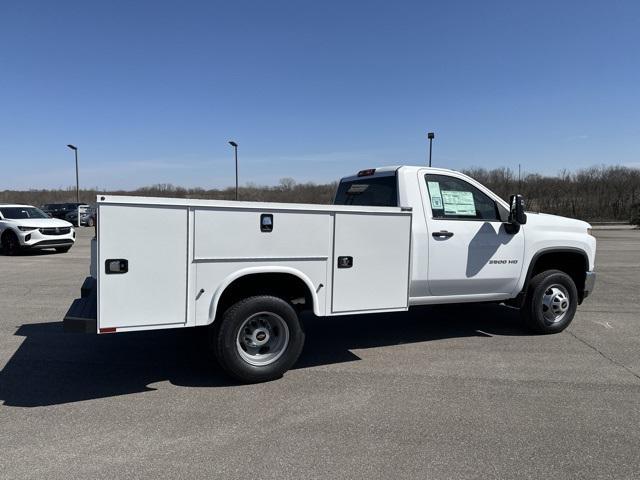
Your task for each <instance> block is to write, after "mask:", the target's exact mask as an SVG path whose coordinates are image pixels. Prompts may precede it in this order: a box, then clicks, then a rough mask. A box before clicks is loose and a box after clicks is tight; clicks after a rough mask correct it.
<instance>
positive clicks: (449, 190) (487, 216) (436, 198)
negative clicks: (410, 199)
mask: <svg viewBox="0 0 640 480" xmlns="http://www.w3.org/2000/svg"><path fill="white" fill-rule="evenodd" d="M421 176H422V177H423V178H421V179H419V180H420V182H421V191H422V194H423V202H424V206H425V214H426V215H427V229H428V234H429V239H428V241H429V263H428V288H429V291H430V293H431V295H434V296H449V295H480V294H496V293H505V294H506V293H511V292H512V291H513V290H514V289H515V288H516V284H517V282H518V280H519V278H520V272H521V270H522V261H523V257H524V231H523V229H520V230H519V231H518V232H517V233H515V234H513V233H507V231H506V229H505V224H504V222H503V220H502V218H501V216H502V217H503V218H505V219H506V213H507V212H506V211H504V210H505V209H504V208H503V207H502V206H501V205H499V204H498V203H497V202H496V201H495V200H493V199H492V198H491V197H490V196H489V195H487V194H486V193H484V192H482V191H481V190H480V189H479V188H477V187H476V186H474V185H472V184H471V183H469V182H468V181H466V180H465V179H464V178H462V177H458V176H455V175H451V174H438V175H433V174H425V175H421ZM500 209H502V210H503V211H502V212H501V211H500Z"/></svg>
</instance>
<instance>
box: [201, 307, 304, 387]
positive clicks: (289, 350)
mask: <svg viewBox="0 0 640 480" xmlns="http://www.w3.org/2000/svg"><path fill="white" fill-rule="evenodd" d="M218 322H219V323H218ZM212 327H213V330H212V334H213V335H212V344H213V345H212V346H213V351H214V353H215V356H216V358H217V360H218V363H219V364H220V366H221V367H222V368H223V369H224V370H225V372H226V373H228V374H229V375H230V376H232V377H233V378H235V379H237V380H240V381H241V382H246V383H257V382H265V381H268V380H274V379H276V378H280V377H281V376H282V375H283V374H284V373H285V372H286V371H287V370H289V369H290V368H291V367H292V366H293V364H294V363H295V362H296V361H297V360H298V357H299V356H300V353H301V352H302V347H303V345H304V331H303V330H302V327H301V326H300V322H299V320H298V315H297V314H296V311H295V310H294V309H293V307H292V306H291V305H290V304H289V303H288V302H286V301H285V300H283V299H281V298H278V297H274V296H270V295H260V296H255V297H249V298H245V299H244V300H241V301H239V302H237V303H236V304H234V305H232V306H231V307H230V308H229V309H228V310H227V311H226V312H225V313H224V314H223V316H222V318H219V319H218V320H216V321H215V322H214V324H213V325H212Z"/></svg>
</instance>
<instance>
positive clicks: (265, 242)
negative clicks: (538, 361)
mask: <svg viewBox="0 0 640 480" xmlns="http://www.w3.org/2000/svg"><path fill="white" fill-rule="evenodd" d="M97 210H98V213H97V218H98V221H97V229H96V238H95V239H94V240H93V242H92V259H91V269H90V272H91V276H90V277H87V279H86V280H85V283H84V285H83V287H82V297H81V298H79V299H76V300H75V301H74V303H73V304H72V306H71V307H70V309H69V311H68V313H67V315H66V316H65V319H64V326H65V329H66V330H68V331H84V332H94V333H114V332H130V331H137V330H154V329H161V328H184V327H203V331H204V332H207V335H208V338H209V339H210V344H211V347H212V350H213V352H214V354H215V357H216V358H217V360H218V362H219V364H220V365H221V366H222V368H223V369H224V370H225V371H226V372H227V373H228V374H230V375H231V376H233V377H235V378H236V379H238V380H240V381H243V382H259V381H266V380H271V379H275V378H278V377H280V376H282V374H283V373H284V372H286V371H287V370H288V369H289V368H291V366H292V365H293V364H294V363H295V362H296V360H297V359H298V356H299V355H300V353H301V351H302V348H303V344H304V331H303V329H302V327H301V324H300V322H299V319H298V316H299V313H300V312H301V311H304V310H309V311H312V312H313V313H314V314H315V315H317V316H321V317H322V316H333V315H353V314H361V313H376V312H378V313H379V312H395V311H403V310H407V309H409V308H410V307H411V306H413V305H430V304H443V303H460V302H504V303H507V304H509V305H511V306H516V307H519V308H520V309H521V312H522V316H523V317H524V320H525V321H526V323H527V324H528V325H529V326H530V327H531V328H532V329H533V330H534V331H536V332H539V333H555V332H560V331H562V330H563V329H564V328H566V327H567V325H569V323H570V322H571V320H572V319H573V317H574V315H575V313H576V308H577V306H578V305H579V304H580V303H581V302H582V300H583V299H584V298H585V297H586V296H587V295H588V294H589V293H590V292H591V291H592V290H593V286H594V281H595V273H594V261H595V251H596V240H595V238H594V237H593V236H592V235H591V234H590V225H589V224H588V223H585V222H582V221H579V220H573V219H569V218H563V217H558V216H553V215H545V214H537V213H536V214H534V213H531V212H528V213H526V214H525V212H524V202H523V200H522V198H521V197H520V196H519V195H513V196H512V197H511V199H510V203H507V202H505V201H504V200H502V199H501V198H499V197H498V196H497V195H495V194H494V193H492V192H491V191H489V190H488V189H486V188H485V187H483V186H482V185H480V184H479V183H478V182H476V181H474V180H473V179H471V178H469V177H467V176H466V175H463V174H461V173H458V172H455V171H451V170H444V169H437V168H425V167H415V166H402V167H384V168H377V169H369V170H363V171H360V172H359V173H358V174H357V175H354V176H351V177H346V178H343V179H342V180H341V181H340V184H339V186H338V191H337V193H336V197H335V202H334V205H300V204H276V203H253V202H229V201H210V200H192V199H173V198H143V197H130V196H112V195H104V196H98V198H97ZM345 321H347V320H345Z"/></svg>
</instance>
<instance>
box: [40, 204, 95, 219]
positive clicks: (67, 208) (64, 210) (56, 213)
mask: <svg viewBox="0 0 640 480" xmlns="http://www.w3.org/2000/svg"><path fill="white" fill-rule="evenodd" d="M78 207H80V210H81V211H82V210H85V209H88V208H89V205H87V204H86V203H75V202H73V203H47V204H46V205H43V206H42V210H43V211H44V213H46V214H48V215H50V216H51V217H54V218H60V219H62V220H66V217H67V214H68V213H69V212H73V211H77V210H78Z"/></svg>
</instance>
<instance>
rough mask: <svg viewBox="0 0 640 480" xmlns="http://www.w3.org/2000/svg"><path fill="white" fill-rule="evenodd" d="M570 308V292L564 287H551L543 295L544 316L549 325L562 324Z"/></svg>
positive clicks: (556, 285)
mask: <svg viewBox="0 0 640 480" xmlns="http://www.w3.org/2000/svg"><path fill="white" fill-rule="evenodd" d="M570 306H571V299H570V297H569V292H568V291H567V289H566V288H565V287H564V286H563V285H559V284H553V285H550V286H549V287H547V289H546V290H545V291H544V294H543V295H542V316H543V317H544V320H545V321H546V322H547V323H549V324H553V323H558V322H561V321H562V319H563V318H564V317H565V316H566V315H567V312H568V311H569V307H570Z"/></svg>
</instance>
